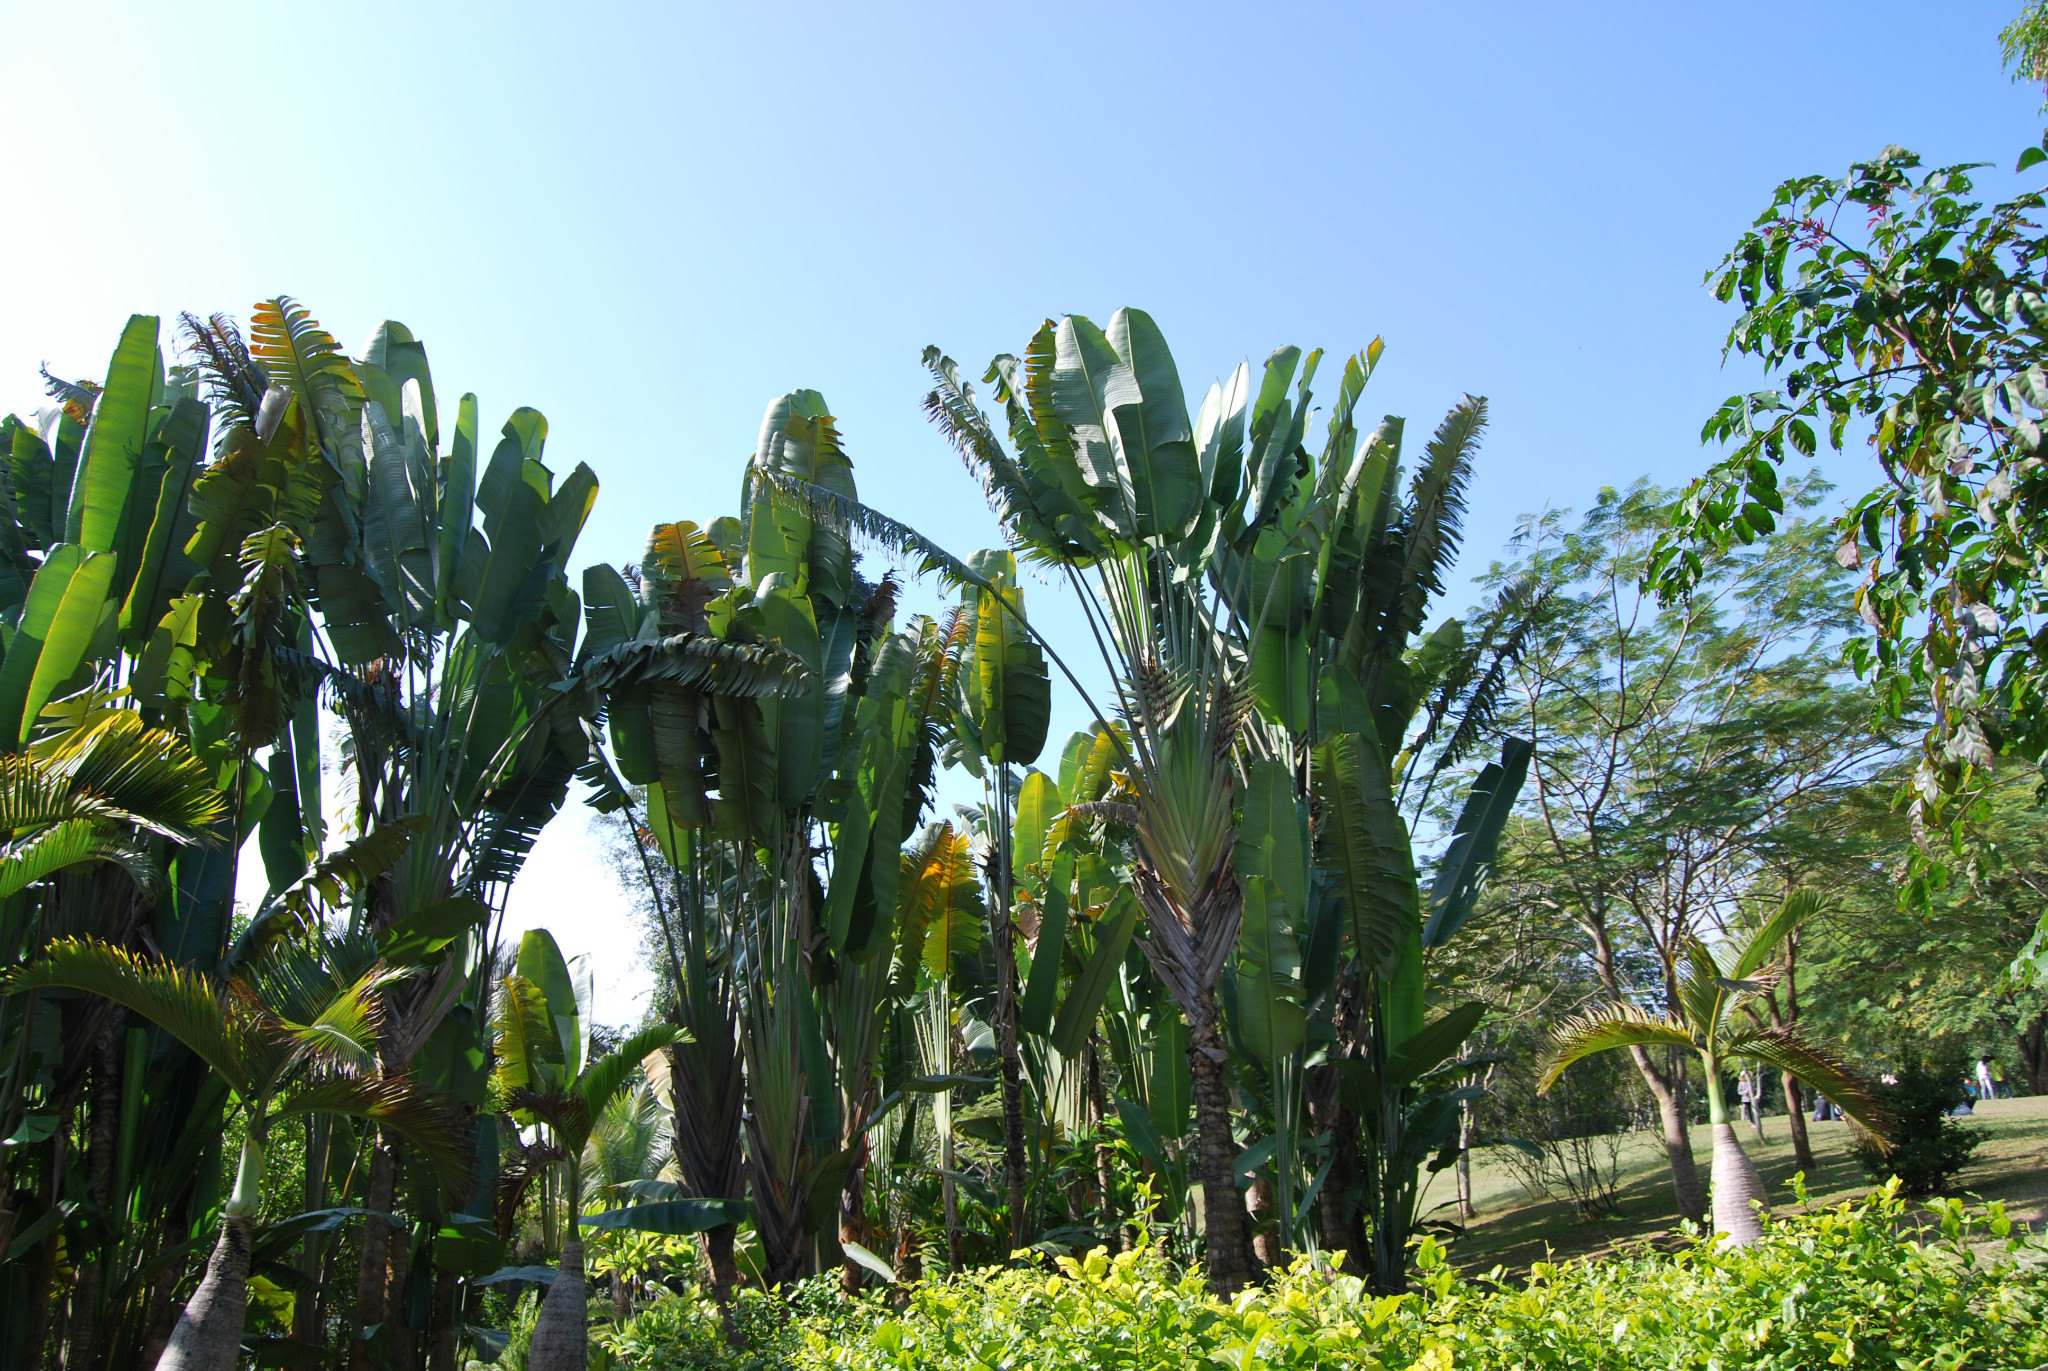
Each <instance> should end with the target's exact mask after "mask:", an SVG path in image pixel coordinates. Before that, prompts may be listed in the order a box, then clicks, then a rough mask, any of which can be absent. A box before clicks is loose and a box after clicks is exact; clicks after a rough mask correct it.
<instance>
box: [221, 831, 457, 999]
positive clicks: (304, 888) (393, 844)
mask: <svg viewBox="0 0 2048 1371" xmlns="http://www.w3.org/2000/svg"><path fill="white" fill-rule="evenodd" d="M426 826H427V818H426V816H425V815H423V814H407V815H405V816H403V817H401V818H398V819H394V820H392V821H391V822H390V823H388V824H379V825H378V826H377V827H376V828H373V829H371V830H370V831H369V832H368V833H365V834H364V835H363V836H362V837H360V838H357V839H355V840H354V841H353V842H351V843H349V844H347V845H346V846H344V847H342V848H340V849H338V850H336V851H334V852H330V853H329V854H327V855H326V856H325V857H322V858H321V859H320V860H319V861H317V862H315V863H314V864H313V866H312V868H311V869H310V870H308V871H307V872H306V874H305V875H303V876H301V877H299V879H298V880H296V881H294V882H292V883H291V884H290V885H288V886H286V887H285V888H284V889H283V890H281V891H279V892H278V893H277V895H276V896H275V898H273V899H272V900H270V901H269V902H268V903H266V904H265V905H264V906H263V908H261V909H259V910H258V911H257V912H256V917H255V918H254V919H252V920H251V921H250V924H249V928H248V930H247V931H246V932H245V933H243V935H242V937H241V938H240V939H239V940H238V941H237V942H236V943H235V946H234V949H233V956H232V961H233V963H234V964H238V965H239V964H244V963H250V962H255V961H258V960H260V959H261V958H262V957H263V956H264V955H265V954H266V953H268V952H270V951H271V950H272V949H274V948H276V947H277V946H279V945H280V944H282V943H285V942H289V941H291V940H294V939H297V938H301V937H304V936H305V935H306V934H307V933H309V932H311V931H312V930H313V929H315V928H317V927H319V925H320V913H321V906H322V904H323V903H324V904H325V905H326V906H327V907H328V908H332V909H336V910H341V909H346V908H347V904H348V902H349V901H352V900H354V899H355V898H356V897H357V896H359V895H361V894H362V893H363V892H364V891H365V890H367V889H369V886H370V882H372V881H374V880H376V879H377V878H378V877H379V876H381V875H383V874H384V873H385V872H387V871H389V870H390V869H391V868H392V866H393V864H395V863H396V862H397V861H398V859H399V858H400V857H403V856H404V855H405V853H406V849H408V848H410V847H411V846H412V842H413V839H415V838H417V837H418V836H419V835H420V833H421V832H422V831H424V830H425V828H426Z"/></svg>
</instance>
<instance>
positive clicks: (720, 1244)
mask: <svg viewBox="0 0 2048 1371" xmlns="http://www.w3.org/2000/svg"><path fill="white" fill-rule="evenodd" d="M738 1235H739V1225H738V1224H732V1223H722V1224H720V1225H719V1226H718V1227H716V1228H712V1229H707V1230H706V1231H705V1234H704V1264H705V1265H707V1266H709V1267H710V1268H711V1297H712V1298H713V1299H715V1300H717V1301H718V1311H719V1315H720V1317H721V1318H723V1319H724V1321H725V1341H726V1345H727V1346H728V1347H733V1348H739V1347H743V1346H745V1345H746V1339H745V1338H743V1337H741V1336H740V1325H739V1320H738V1319H737V1318H735V1317H734V1316H733V1307H732V1299H733V1294H734V1292H735V1291H736V1290H737V1289H738V1287H739V1279H740V1268H739V1263H738V1262H736V1261H734V1260H733V1255H732V1245H733V1239H734V1238H735V1237H737V1236H738Z"/></svg>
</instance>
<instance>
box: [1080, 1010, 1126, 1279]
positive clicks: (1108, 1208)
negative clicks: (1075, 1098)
mask: <svg viewBox="0 0 2048 1371" xmlns="http://www.w3.org/2000/svg"><path fill="white" fill-rule="evenodd" d="M1098 1036H1099V1035H1098V1034H1095V1033H1090V1034H1089V1036H1088V1066H1087V1084H1088V1131H1089V1132H1090V1133H1092V1134H1093V1135H1094V1137H1095V1201H1096V1204H1097V1206H1098V1207H1099V1211H1100V1219H1099V1220H1098V1221H1099V1222H1100V1223H1101V1225H1102V1241H1103V1244H1104V1245H1105V1246H1106V1247H1108V1248H1109V1250H1110V1251H1112V1252H1121V1251H1122V1250H1123V1233H1122V1230H1121V1229H1120V1227H1119V1226H1118V1220H1117V1208H1116V1167H1115V1165H1114V1164H1113V1162H1112V1160H1111V1157H1110V1151H1109V1134H1108V1132H1107V1131H1106V1130H1104V1128H1103V1126H1102V1124H1103V1120H1104V1118H1105V1117H1107V1115H1108V1113H1109V1101H1108V1098H1107V1096H1106V1095H1105V1094H1104V1092H1103V1088H1102V1053H1101V1050H1100V1049H1099V1048H1098V1047H1097V1046H1096V1038H1097V1037H1098Z"/></svg>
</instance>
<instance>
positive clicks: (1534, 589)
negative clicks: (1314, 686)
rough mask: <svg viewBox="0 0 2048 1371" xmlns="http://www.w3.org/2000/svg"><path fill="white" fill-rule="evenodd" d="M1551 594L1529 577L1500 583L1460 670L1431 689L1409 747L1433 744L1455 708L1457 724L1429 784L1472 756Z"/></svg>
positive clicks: (1436, 761)
mask: <svg viewBox="0 0 2048 1371" xmlns="http://www.w3.org/2000/svg"><path fill="white" fill-rule="evenodd" d="M1551 593H1552V592H1551V590H1550V588H1549V587H1547V586H1540V585H1539V584H1538V582H1537V579H1536V577H1535V576H1534V575H1529V576H1525V577H1522V578H1521V579H1519V580H1517V581H1514V582H1513V583H1511V584H1509V585H1507V586H1505V587H1503V588H1502V590H1501V592H1500V595H1499V596H1498V598H1497V599H1496V600H1495V601H1494V607H1493V612H1492V613H1491V614H1489V615H1488V616H1487V620H1486V625H1485V629H1484V631H1483V632H1482V633H1481V635H1480V638H1479V641H1478V642H1477V643H1475V644H1474V645H1473V647H1472V650H1471V652H1470V653H1469V654H1467V656H1466V658H1465V660H1464V662H1462V663H1461V664H1460V668H1459V670H1458V671H1456V672H1455V673H1453V674H1452V675H1451V676H1449V677H1447V678H1446V679H1445V681H1444V682H1443V684H1442V686H1441V687H1440V688H1439V689H1438V691H1437V692H1436V698H1435V699H1433V700H1432V701H1431V702H1430V708H1429V713H1428V715H1427V718H1426V721H1425V723H1424V725H1423V729H1422V732H1421V734H1420V735H1419V736H1418V737H1417V738H1416V739H1415V742H1414V744H1413V747H1414V749H1415V750H1416V751H1417V752H1420V751H1421V750H1422V749H1424V748H1426V747H1428V746H1429V745H1430V744H1431V743H1432V742H1434V741H1435V740H1436V736H1437V734H1438V732H1439V731H1440V730H1441V728H1442V725H1443V722H1444V720H1445V719H1447V718H1449V717H1450V715H1451V713H1452V712H1453V711H1457V712H1458V722H1457V723H1456V724H1455V725H1453V726H1452V728H1451V731H1450V735H1449V736H1448V737H1446V738H1445V739H1444V743H1443V746H1442V747H1441V748H1440V749H1439V750H1438V751H1437V754H1436V757H1435V759H1434V761H1433V762H1432V763H1431V765H1430V779H1431V781H1432V782H1433V781H1434V780H1435V778H1436V776H1437V775H1439V774H1440V773H1442V772H1443V771H1445V770H1448V769H1449V768H1451V767H1454V766H1456V765H1457V764H1458V763H1460V762H1462V761H1464V760H1465V759H1466V758H1467V757H1469V756H1471V755H1472V749H1474V748H1475V747H1477V746H1478V745H1479V744H1480V743H1481V742H1483V741H1484V740H1485V738H1486V734H1487V729H1488V725H1490V724H1491V723H1492V722H1493V720H1494V715H1495V714H1496V713H1497V712H1498V710H1499V709H1500V701H1501V697H1502V696H1503V695H1504V694H1505V693H1506V691H1507V688H1508V685H1509V684H1510V681H1511V673H1512V672H1513V671H1514V668H1515V666H1516V665H1517V664H1518V663H1519V662H1520V661H1521V660H1522V654H1523V653H1524V652H1525V651H1527V650H1528V646H1529V640H1530V639H1531V638H1533V637H1534V636H1535V633H1536V630H1537V629H1538V628H1539V627H1541V626H1542V625H1543V623H1544V622H1545V618H1546V616H1545V613H1544V611H1545V610H1546V609H1547V608H1548V606H1549V604H1550V599H1551ZM1482 662H1483V663H1485V666H1484V667H1483V668H1482V667H1481V666H1480V663H1482ZM1475 673H1477V679H1474V674H1475ZM1461 706H1462V707H1461Z"/></svg>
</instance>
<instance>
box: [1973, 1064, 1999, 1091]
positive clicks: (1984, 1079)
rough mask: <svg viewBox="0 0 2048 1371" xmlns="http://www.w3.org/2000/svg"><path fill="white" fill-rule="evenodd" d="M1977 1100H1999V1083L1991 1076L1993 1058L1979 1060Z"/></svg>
mask: <svg viewBox="0 0 2048 1371" xmlns="http://www.w3.org/2000/svg"><path fill="white" fill-rule="evenodd" d="M1977 1098H1978V1099H1980V1100H1995V1099H1997V1098H1998V1082H1997V1080H1996V1079H1994V1078H1993V1077H1992V1075H1991V1058H1989V1057H1979V1058H1977Z"/></svg>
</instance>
